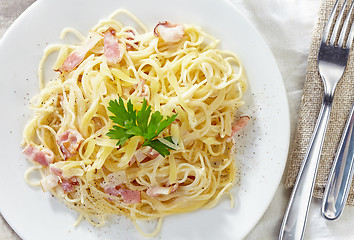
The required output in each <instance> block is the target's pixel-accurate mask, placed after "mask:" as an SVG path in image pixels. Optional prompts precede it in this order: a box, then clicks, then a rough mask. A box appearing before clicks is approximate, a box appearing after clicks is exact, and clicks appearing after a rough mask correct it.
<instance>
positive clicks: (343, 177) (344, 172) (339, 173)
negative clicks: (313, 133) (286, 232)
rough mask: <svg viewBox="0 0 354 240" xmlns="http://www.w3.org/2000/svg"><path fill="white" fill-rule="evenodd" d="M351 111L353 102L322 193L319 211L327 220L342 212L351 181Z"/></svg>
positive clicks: (353, 140) (353, 122) (353, 139)
mask: <svg viewBox="0 0 354 240" xmlns="http://www.w3.org/2000/svg"><path fill="white" fill-rule="evenodd" d="M353 112H354V102H353V105H352V109H351V111H350V114H349V118H348V120H347V123H346V125H345V128H344V132H343V135H342V139H341V141H340V143H339V147H338V150H337V153H336V156H335V158H334V163H333V167H332V170H331V173H330V175H329V178H328V182H327V186H326V189H325V192H324V194H323V199H322V209H321V212H322V216H323V217H325V218H326V219H328V220H335V219H337V218H338V217H339V216H340V214H341V213H342V211H343V209H344V206H345V203H346V201H347V197H348V193H349V189H350V184H351V182H352V177H353V167H354V166H353V161H354V154H353V152H354V134H353V126H354V115H353Z"/></svg>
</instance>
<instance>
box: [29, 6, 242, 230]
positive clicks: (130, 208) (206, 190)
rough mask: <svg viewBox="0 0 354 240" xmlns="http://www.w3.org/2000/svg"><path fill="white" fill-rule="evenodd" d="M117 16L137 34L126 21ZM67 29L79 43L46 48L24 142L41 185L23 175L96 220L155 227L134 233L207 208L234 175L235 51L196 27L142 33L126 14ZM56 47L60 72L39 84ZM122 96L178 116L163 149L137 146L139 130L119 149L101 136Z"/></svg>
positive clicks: (238, 76) (238, 83)
mask: <svg viewBox="0 0 354 240" xmlns="http://www.w3.org/2000/svg"><path fill="white" fill-rule="evenodd" d="M120 14H126V15H128V16H129V17H130V18H131V19H133V20H134V21H135V22H136V23H137V25H138V27H139V28H140V29H142V30H143V32H139V31H138V30H136V29H135V28H134V27H131V26H124V25H123V24H122V23H121V22H119V21H118V20H117V18H116V16H117V15H120ZM159 28H160V29H159ZM176 29H177V30H178V31H179V32H176V31H175V30H176ZM181 31H182V32H181ZM68 32H70V33H73V34H75V35H77V37H78V39H79V40H80V41H81V44H80V45H67V44H61V45H52V46H49V47H48V48H47V49H46V51H45V53H44V56H43V58H42V60H41V61H40V66H39V81H40V87H41V91H40V93H39V95H38V96H36V97H35V98H33V100H32V102H31V107H32V109H33V110H34V113H35V114H34V117H33V119H32V120H31V121H30V122H29V123H28V124H27V126H26V128H25V130H24V141H23V145H24V146H25V147H26V148H25V150H24V153H25V154H26V156H27V157H28V158H30V159H31V160H33V161H34V162H36V164H35V166H33V167H32V168H31V169H30V170H28V171H27V172H26V175H25V178H26V180H27V181H28V182H29V183H30V184H31V185H38V183H31V181H30V179H29V177H28V176H29V175H30V172H31V171H37V170H39V171H40V172H41V174H42V180H41V185H42V188H43V189H44V190H46V189H48V188H49V189H50V191H51V193H52V194H53V195H54V196H55V197H57V198H58V199H61V200H62V201H63V202H64V203H65V204H66V205H67V206H68V207H69V208H71V209H74V210H75V211H77V212H79V214H80V216H79V219H82V218H84V219H86V220H87V221H88V222H90V223H91V224H93V225H95V226H102V225H103V224H104V223H105V218H106V216H108V215H124V216H126V217H128V218H130V219H132V220H133V221H134V223H135V221H136V220H149V219H159V223H158V227H157V229H156V231H154V232H153V233H151V234H147V233H144V232H142V231H141V230H140V229H139V231H140V232H141V233H142V234H144V235H146V236H152V235H156V234H157V233H158V232H159V229H160V227H161V223H162V219H163V217H165V216H167V215H171V214H176V213H183V212H189V211H193V210H195V209H198V208H201V207H203V208H211V207H214V206H215V205H216V204H217V203H218V201H219V200H220V198H221V197H222V196H223V195H224V194H226V193H228V191H229V190H230V188H231V187H232V185H233V183H234V182H235V178H236V177H235V176H236V171H237V170H236V166H235V161H234V140H233V138H232V124H233V122H234V121H233V120H234V118H235V112H236V110H237V108H238V107H239V106H241V105H242V104H243V101H242V95H243V92H244V91H245V89H246V81H245V76H244V75H245V74H244V70H243V67H242V65H241V63H240V60H239V59H238V57H237V56H236V55H234V54H233V53H231V52H227V51H222V50H219V49H217V48H216V46H217V44H218V41H217V40H216V39H214V38H213V37H211V36H209V35H207V34H206V33H204V32H203V31H201V30H200V28H199V27H196V26H193V25H181V24H171V23H168V22H164V23H163V22H162V23H159V24H158V25H157V26H156V28H155V31H148V30H147V28H146V27H145V26H144V25H143V24H142V23H141V22H140V21H139V20H138V19H137V18H136V17H135V16H133V15H132V14H131V13H129V12H128V11H125V10H118V11H116V12H115V13H113V14H112V15H111V16H110V17H109V18H108V19H106V20H102V21H101V22H100V23H99V24H97V25H96V26H94V27H93V28H92V29H91V30H90V33H89V37H88V38H85V37H83V36H82V35H81V34H80V33H79V32H77V31H76V30H74V29H72V28H68V29H65V30H64V31H63V33H62V36H64V35H65V34H66V33H68ZM164 34H169V35H168V36H167V37H165V35H164ZM53 52H58V57H57V60H56V62H55V64H54V69H55V70H56V71H60V73H58V77H57V79H56V80H53V81H50V82H48V83H47V84H45V79H43V74H42V68H43V64H44V62H45V61H46V59H47V57H48V55H49V54H51V53H53ZM119 97H121V98H122V99H124V101H125V102H127V101H128V100H130V101H131V102H132V103H133V105H134V107H135V108H136V109H140V108H141V106H142V103H143V99H146V101H147V103H148V105H149V106H151V109H152V111H160V112H161V114H162V115H163V116H170V115H172V114H175V113H177V119H176V120H175V121H174V122H173V123H172V124H171V125H169V126H168V127H167V128H166V129H165V130H164V131H163V132H162V133H161V134H160V137H165V136H171V138H172V142H173V143H170V142H169V141H167V142H163V141H164V140H162V142H163V143H164V144H165V145H169V144H170V148H172V150H170V155H168V156H165V157H163V156H161V155H160V154H158V153H157V152H156V151H155V150H154V149H152V148H150V147H148V146H144V147H143V146H141V143H142V138H141V137H139V136H134V137H132V138H131V139H129V140H128V141H126V143H125V144H123V145H122V146H117V145H116V143H117V141H116V140H114V139H110V138H109V137H108V136H107V135H106V134H107V132H108V131H109V130H110V129H111V128H112V126H113V123H112V121H111V120H110V119H109V116H110V112H109V111H108V110H107V107H108V104H109V102H110V101H111V100H115V99H118V98H119ZM162 139H163V138H162ZM176 145H177V146H178V147H177V148H173V147H174V146H176ZM44 185H45V186H44ZM229 195H230V194H229ZM230 196H231V195H230ZM232 204H233V203H232ZM135 225H136V226H137V227H138V225H137V224H136V223H135Z"/></svg>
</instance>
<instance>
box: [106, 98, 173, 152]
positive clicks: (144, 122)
mask: <svg viewBox="0 0 354 240" xmlns="http://www.w3.org/2000/svg"><path fill="white" fill-rule="evenodd" d="M108 110H109V111H110V112H111V113H113V116H110V117H109V118H110V119H111V120H112V121H113V123H115V124H116V125H114V126H113V129H110V130H109V131H108V133H107V136H109V137H110V138H111V139H118V142H117V145H120V146H122V145H123V144H124V143H125V142H126V141H127V140H128V139H129V138H131V137H133V136H142V137H143V138H144V142H143V146H150V147H152V148H153V149H155V150H156V151H157V152H158V153H160V154H161V155H162V156H163V157H165V156H168V155H169V154H170V152H169V149H172V148H170V147H168V146H167V145H165V144H163V143H162V142H160V141H159V140H158V139H156V137H157V136H158V135H159V134H160V133H161V132H162V131H163V130H164V129H165V128H166V127H168V126H169V125H170V124H171V123H172V122H173V121H174V120H175V119H176V117H177V114H174V115H172V116H171V117H166V118H165V119H164V117H163V116H162V115H161V113H160V112H159V111H156V112H154V113H152V114H151V112H152V111H151V106H148V105H147V102H146V100H145V99H144V100H143V106H142V107H141V109H140V110H139V111H137V110H134V106H133V104H132V102H131V101H130V100H129V101H128V103H127V107H125V105H124V102H123V99H122V98H121V97H119V100H118V101H117V100H114V101H113V100H111V101H110V102H109V106H108ZM164 139H166V140H167V141H169V142H171V143H172V144H174V143H173V141H172V138H171V137H165V138H164Z"/></svg>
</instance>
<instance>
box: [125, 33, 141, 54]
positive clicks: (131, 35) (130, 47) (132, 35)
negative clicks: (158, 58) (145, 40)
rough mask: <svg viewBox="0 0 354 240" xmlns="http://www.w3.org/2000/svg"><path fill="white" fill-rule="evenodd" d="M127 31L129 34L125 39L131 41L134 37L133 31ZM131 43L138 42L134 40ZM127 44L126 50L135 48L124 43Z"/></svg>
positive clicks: (136, 43)
mask: <svg viewBox="0 0 354 240" xmlns="http://www.w3.org/2000/svg"><path fill="white" fill-rule="evenodd" d="M127 33H129V34H130V36H128V37H126V39H127V40H129V41H131V40H134V38H135V33H134V32H133V31H132V30H128V31H127ZM133 44H135V45H138V44H139V42H138V41H135V42H134V43H133ZM126 45H127V51H131V50H134V49H135V48H134V47H133V45H131V44H130V43H126Z"/></svg>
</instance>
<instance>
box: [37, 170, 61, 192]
mask: <svg viewBox="0 0 354 240" xmlns="http://www.w3.org/2000/svg"><path fill="white" fill-rule="evenodd" d="M59 179H60V178H59V177H58V176H55V175H53V174H49V175H47V176H45V177H44V178H42V179H41V181H40V184H41V187H42V190H43V192H46V191H48V190H50V189H52V188H54V187H56V186H57V185H58V181H59Z"/></svg>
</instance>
